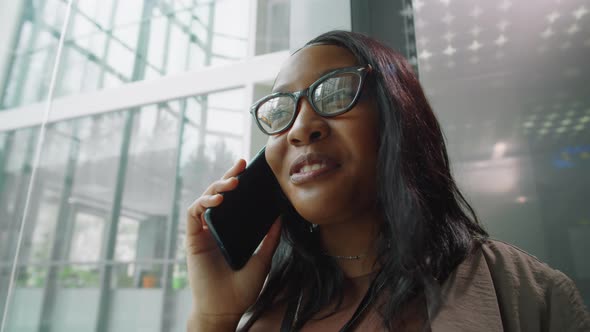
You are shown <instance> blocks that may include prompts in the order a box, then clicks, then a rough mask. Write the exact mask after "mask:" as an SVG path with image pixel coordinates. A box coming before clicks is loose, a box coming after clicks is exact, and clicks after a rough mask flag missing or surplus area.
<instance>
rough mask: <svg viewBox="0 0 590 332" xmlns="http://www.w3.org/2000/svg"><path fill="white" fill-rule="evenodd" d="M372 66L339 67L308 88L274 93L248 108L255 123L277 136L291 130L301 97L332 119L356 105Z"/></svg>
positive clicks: (320, 113) (269, 133) (322, 114)
mask: <svg viewBox="0 0 590 332" xmlns="http://www.w3.org/2000/svg"><path fill="white" fill-rule="evenodd" d="M371 70H372V67H371V66H357V67H347V68H340V69H336V70H334V71H331V72H329V73H327V74H325V75H323V76H322V77H320V78H319V79H318V80H317V81H315V82H314V83H312V84H311V85H310V86H309V87H308V88H307V89H304V90H301V91H297V92H277V93H273V94H271V95H268V96H266V97H264V98H262V99H260V100H259V101H257V102H256V103H254V104H253V105H252V106H251V107H250V113H251V114H252V116H254V120H255V121H256V124H257V125H258V127H259V128H260V130H262V132H263V133H265V134H267V135H276V134H279V133H281V132H283V131H285V130H287V129H289V128H290V127H291V125H292V124H293V122H295V117H296V116H297V105H298V104H299V99H300V98H301V97H304V96H305V97H307V99H308V100H309V103H310V104H311V106H312V108H313V110H314V111H315V112H316V113H317V114H319V115H321V116H323V117H333V116H336V115H340V114H342V113H345V112H347V111H349V110H350V109H352V108H353V107H354V105H355V104H356V102H357V100H358V98H359V96H360V94H361V90H362V87H363V82H364V81H365V76H367V73H368V72H370V71H371Z"/></svg>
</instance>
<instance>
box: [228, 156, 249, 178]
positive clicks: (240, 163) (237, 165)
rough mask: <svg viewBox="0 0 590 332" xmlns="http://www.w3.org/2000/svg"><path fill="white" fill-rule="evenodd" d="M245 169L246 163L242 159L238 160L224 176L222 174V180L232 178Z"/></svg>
mask: <svg viewBox="0 0 590 332" xmlns="http://www.w3.org/2000/svg"><path fill="white" fill-rule="evenodd" d="M245 168H246V161H245V160H244V159H240V160H238V161H237V162H236V163H235V164H234V165H233V166H232V167H231V168H230V169H229V170H228V171H227V172H225V174H223V177H222V179H227V178H230V177H232V176H236V175H238V174H240V173H242V171H244V169H245Z"/></svg>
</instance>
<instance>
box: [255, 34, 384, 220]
mask: <svg viewBox="0 0 590 332" xmlns="http://www.w3.org/2000/svg"><path fill="white" fill-rule="evenodd" d="M356 65H358V63H357V61H356V59H355V57H354V56H353V55H352V53H350V52H349V51H348V50H347V49H345V48H342V47H338V46H333V45H314V46H308V47H306V48H304V49H302V50H300V51H299V52H297V53H295V54H294V55H293V56H291V58H289V60H288V61H287V62H286V63H285V64H284V65H283V67H282V69H281V71H280V73H279V75H278V76H277V79H276V82H275V88H274V90H273V92H279V91H281V92H294V91H300V90H303V89H306V88H308V87H309V86H310V85H311V84H312V83H313V82H315V81H316V80H317V79H318V78H319V77H321V76H322V75H323V74H325V73H327V72H329V71H331V70H334V69H338V68H344V67H351V66H356ZM369 75H371V74H370V73H369ZM367 88H368V86H367V84H366V83H365V86H364V87H363V92H362V95H361V97H360V98H359V100H358V102H357V103H356V105H355V106H354V108H352V109H351V110H350V111H348V112H346V113H344V114H341V115H338V116H335V117H331V118H324V117H322V116H320V115H318V114H317V113H315V112H314V110H313V108H312V107H311V105H310V104H309V100H308V99H307V98H306V97H303V98H301V99H300V101H299V105H298V108H297V110H298V114H297V117H296V119H295V121H294V123H293V125H292V126H291V127H290V129H289V130H287V131H285V132H283V133H281V134H278V135H275V136H269V139H268V143H267V146H266V159H267V160H268V163H269V165H270V167H271V168H272V170H273V172H274V174H275V176H276V177H277V179H278V181H279V183H280V185H281V188H282V189H283V191H284V192H285V194H286V195H287V197H288V198H289V200H290V201H291V203H292V204H293V206H294V207H295V209H296V210H297V211H298V212H299V214H301V216H302V217H304V218H305V219H307V220H308V221H310V222H312V223H315V224H328V223H338V222H344V221H350V220H351V219H354V220H361V219H364V218H366V217H369V216H372V215H373V214H374V212H375V209H376V204H375V201H376V189H377V186H376V181H377V179H376V164H377V150H378V125H377V121H378V114H377V109H376V103H375V101H374V99H373V97H371V95H372V94H371V93H370V92H369V91H368V89H367ZM318 168H319V169H318Z"/></svg>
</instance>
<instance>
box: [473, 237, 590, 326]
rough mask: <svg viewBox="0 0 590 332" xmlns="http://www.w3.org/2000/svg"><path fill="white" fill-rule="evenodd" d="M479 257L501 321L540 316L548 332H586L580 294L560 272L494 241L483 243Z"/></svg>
mask: <svg viewBox="0 0 590 332" xmlns="http://www.w3.org/2000/svg"><path fill="white" fill-rule="evenodd" d="M481 253H482V255H483V257H484V259H485V262H486V264H487V265H488V269H489V271H490V275H491V278H492V282H493V284H494V288H495V290H496V296H497V298H498V303H499V304H500V307H501V308H500V310H501V311H502V312H503V314H502V316H503V317H506V315H510V316H513V317H519V319H525V320H526V317H527V316H529V317H530V316H531V315H533V314H534V315H535V316H536V315H537V314H541V319H542V320H545V322H544V323H542V325H545V326H547V327H550V328H549V330H553V329H551V327H555V328H559V329H560V330H562V328H563V327H564V326H569V327H571V328H572V329H571V330H574V331H577V330H584V329H585V328H588V329H590V315H589V314H588V310H587V309H586V307H585V305H584V303H583V301H582V298H581V296H580V293H579V292H578V289H577V288H576V285H575V284H574V282H573V281H572V280H571V279H570V278H569V277H568V276H566V275H565V274H564V273H563V272H561V271H559V270H557V269H554V268H552V267H550V266H549V265H548V264H546V263H544V262H542V261H541V260H539V259H538V258H537V257H535V256H533V255H531V254H529V253H527V252H526V251H524V250H522V249H520V248H518V247H516V246H514V245H511V244H508V243H505V242H502V241H498V240H487V241H485V242H483V243H482V245H481ZM517 313H518V315H516V316H514V315H515V314H517ZM521 323H522V322H521ZM576 324H580V325H579V326H578V325H576ZM521 327H522V325H521Z"/></svg>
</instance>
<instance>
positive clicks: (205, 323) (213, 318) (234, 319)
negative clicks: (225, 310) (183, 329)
mask: <svg viewBox="0 0 590 332" xmlns="http://www.w3.org/2000/svg"><path fill="white" fill-rule="evenodd" d="M240 318H241V316H239V315H203V314H198V313H193V314H191V316H190V317H189V320H188V323H187V331H188V332H209V331H215V332H226V331H227V332H230V331H231V332H234V331H235V330H236V328H237V327H238V323H239V322H240Z"/></svg>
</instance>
